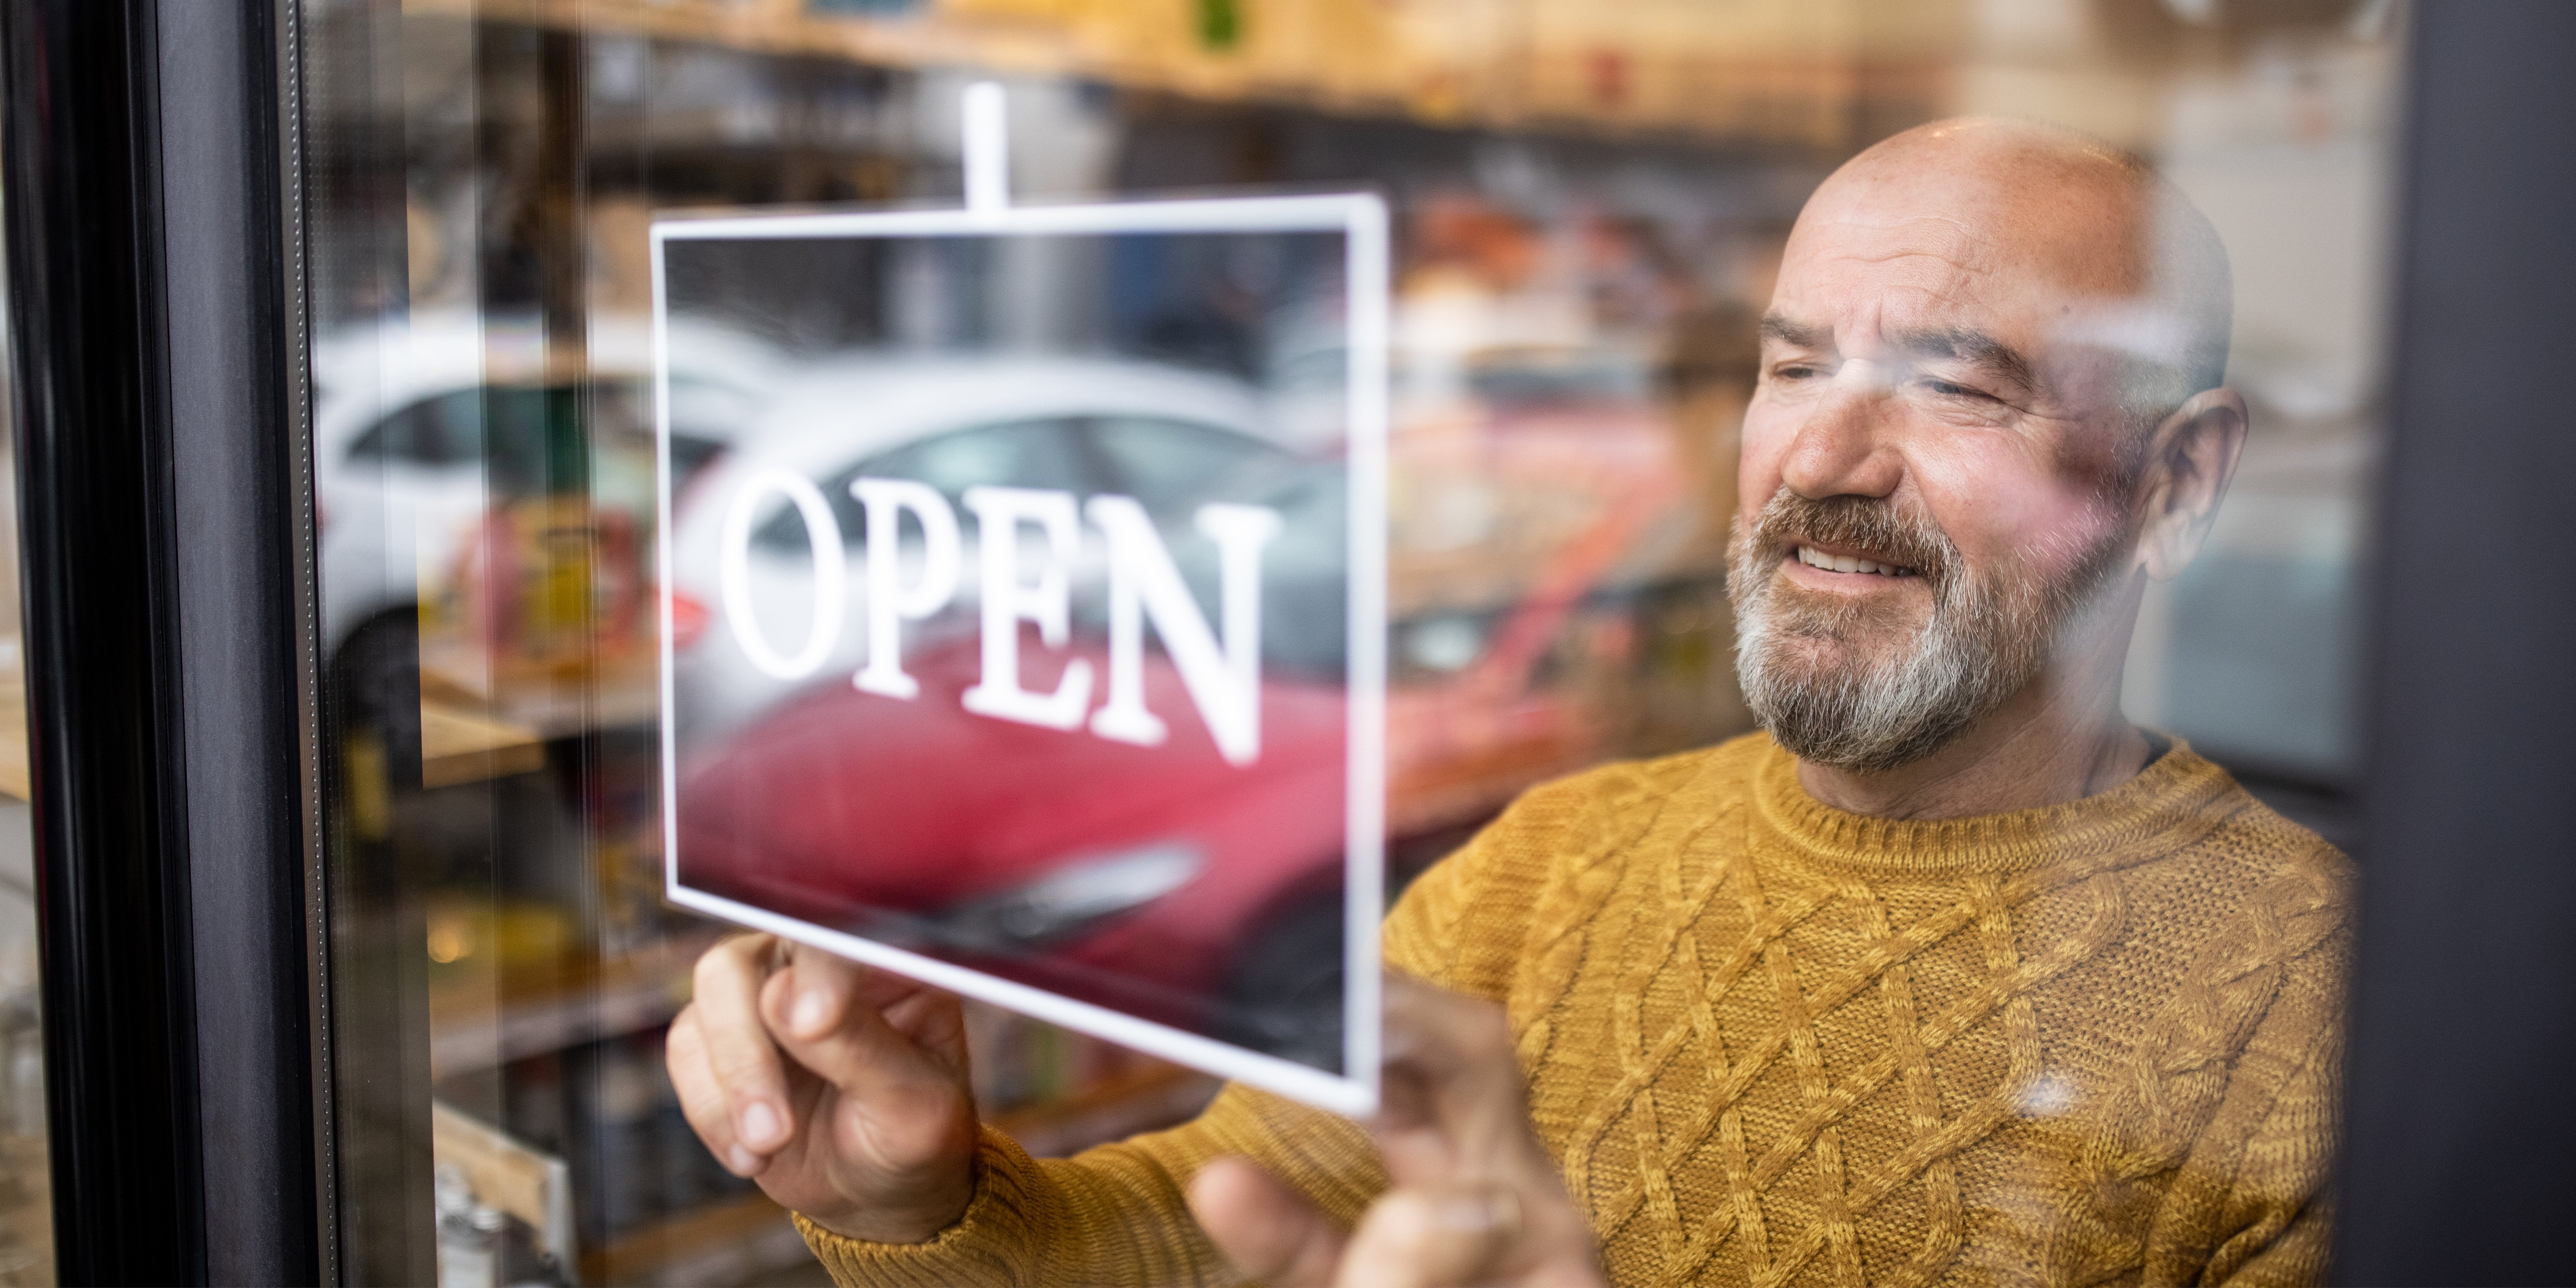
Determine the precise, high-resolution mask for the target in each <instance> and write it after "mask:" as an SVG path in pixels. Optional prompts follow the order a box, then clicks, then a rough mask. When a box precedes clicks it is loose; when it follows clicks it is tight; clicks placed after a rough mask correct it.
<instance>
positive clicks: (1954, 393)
mask: <svg viewBox="0 0 2576 1288" xmlns="http://www.w3.org/2000/svg"><path fill="white" fill-rule="evenodd" d="M1923 384H1924V387H1926V388H1928V389H1930V390H1931V391H1932V392H1934V393H1936V394H1939V395H1941V396H1942V397H1944V398H1975V399H1979V400H1981V401H1985V402H1992V401H1994V395H1993V394H1990V393H1987V392H1986V391H1985V390H1983V389H1971V388H1969V387H1968V386H1966V385H1954V384H1952V383H1950V382H1949V381H1947V380H1926V381H1924V382H1923Z"/></svg>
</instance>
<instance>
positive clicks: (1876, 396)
mask: <svg viewBox="0 0 2576 1288" xmlns="http://www.w3.org/2000/svg"><path fill="white" fill-rule="evenodd" d="M1889 377H1890V373H1889V372H1887V371H1886V370H1885V369H1884V368H1882V367H1880V365H1879V364H1877V363H1874V362H1869V361H1866V360H1863V359H1853V360H1850V361H1847V362H1845V363H1844V364H1843V365H1842V368H1841V370H1839V371H1836V372H1835V373H1834V377H1833V385H1832V387H1831V388H1830V389H1829V390H1827V392H1826V395H1825V397H1824V398H1823V399H1821V400H1820V401H1818V402H1817V403H1816V404H1815V405H1814V412H1813V414H1812V415H1810V416H1809V417H1808V418H1807V420H1806V421H1805V422H1804V423H1802V424H1801V425H1799V426H1798V431H1797V436H1796V437H1795V438H1793V439H1791V440H1790V443H1789V454H1788V457H1787V458H1786V459H1785V460H1784V461H1783V462H1782V465H1781V471H1780V479H1781V481H1782V482H1783V483H1786V484H1788V485H1789V487H1790V488H1791V490H1793V491H1795V492H1796V493H1797V494H1798V495H1800V496H1803V497H1806V498H1808V499H1810V500H1822V499H1824V498H1826V497H1829V496H1867V497H1884V496H1888V495H1890V494H1892V493H1894V492H1895V491H1896V485H1897V484H1898V483H1899V482H1900V481H1902V480H1903V478H1904V476H1905V467H1904V462H1903V460H1902V459H1901V458H1900V457H1899V456H1898V455H1897V453H1896V450H1895V447H1894V444H1893V443H1892V442H1891V441H1890V434H1889V429H1890V425H1889V421H1888V413H1889V410H1890V401H1891V400H1890V397H1889V395H1890V392H1891V384H1892V382H1891V380H1890V378H1889Z"/></svg>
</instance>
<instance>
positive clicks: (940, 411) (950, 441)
mask: <svg viewBox="0 0 2576 1288" xmlns="http://www.w3.org/2000/svg"><path fill="white" fill-rule="evenodd" d="M740 444H741V445H740V446H739V447H738V449H737V450H735V451H732V452H728V453H726V454H725V455H724V456H723V457H722V458H721V459H719V460H718V461H717V462H716V463H715V465H714V466H713V467H712V468H710V469H709V470H707V472H706V473H705V474H704V475H703V476H701V477H700V478H699V479H697V480H696V481H695V482H693V483H692V484H690V485H689V486H688V487H687V488H686V489H685V490H684V491H683V493H682V494H681V495H680V496H679V497H677V498H676V499H675V501H674V514H673V516H672V531H671V534H670V559H671V585H672V589H673V591H674V600H673V608H674V622H673V639H672V642H673V648H674V652H675V655H676V662H677V665H676V671H675V681H676V682H675V685H674V695H673V696H674V701H675V702H676V704H677V708H678V709H677V710H676V711H675V712H673V713H672V714H673V716H674V718H675V719H676V721H677V726H676V727H677V730H678V734H679V739H680V742H681V745H682V747H683V749H684V750H685V749H686V748H688V747H692V746H698V745H703V744H705V743H707V742H708V741H709V740H712V739H715V738H719V737H721V736H722V735H724V734H725V733H727V732H729V731H731V730H733V729H735V728H738V727H740V726H741V725H742V724H743V723H744V722H745V721H747V720H750V719H752V718H753V717H755V716H757V715H758V714H760V713H761V712H762V711H764V710H766V709H767V708H768V707H770V706H771V705H772V704H773V703H775V702H776V701H778V699H779V698H781V697H782V696H784V695H785V694H786V693H787V692H788V691H789V690H790V689H792V688H794V687H796V685H797V682H794V681H787V680H781V679H777V678H774V677H773V676H771V675H770V674H768V673H767V672H765V671H763V670H762V669H761V668H760V667H759V666H757V665H755V664H754V663H753V661H752V660H751V659H750V657H748V656H747V655H746V654H745V652H744V650H743V648H742V647H741V645H740V643H739V642H738V640H737V639H736V638H735V636H734V632H733V631H731V630H729V629H726V621H725V619H724V613H723V610H722V607H721V606H722V605H723V603H724V598H723V592H722V588H721V585H720V582H719V571H720V565H721V561H722V543H721V536H722V527H723V523H724V516H725V511H726V510H727V508H728V506H729V505H730V504H731V502H732V500H733V497H734V494H735V493H736V492H737V491H739V490H741V489H742V488H744V487H745V486H746V484H748V483H750V482H751V481H752V480H755V479H759V478H761V477H763V476H768V475H773V474H774V473H775V472H780V471H783V472H786V473H789V474H793V475H795V476H798V477H802V478H804V479H807V480H809V481H811V482H812V483H813V484H814V486H815V487H816V488H817V489H818V490H819V491H820V492H821V493H822V495H823V497H824V498H825V500H826V501H827V502H828V504H829V505H830V506H831V507H832V510H833V514H834V518H835V519H836V520H837V524H836V526H837V527H838V528H839V531H840V534H841V539H842V542H843V543H844V545H845V546H849V547H852V548H854V549H855V548H856V547H857V546H858V545H859V543H860V542H861V540H862V535H863V532H864V528H865V524H864V521H863V511H862V509H861V507H860V505H859V502H858V500H857V499H856V498H855V497H853V496H852V495H851V493H850V484H851V482H852V481H853V480H854V479H856V478H858V477H860V476H862V475H867V476H872V477H883V478H901V479H914V480H918V481H920V482H923V483H927V484H929V485H930V486H931V487H933V488H936V489H938V490H939V491H940V492H941V493H943V494H945V495H946V497H947V498H948V499H949V500H950V502H951V503H952V504H954V503H955V502H956V501H957V500H958V498H959V497H961V496H962V495H963V494H964V493H965V491H966V489H968V488H970V487H980V486H1002V487H1033V488H1045V489H1053V490H1069V491H1072V492H1074V493H1076V494H1079V495H1086V496H1087V495H1097V494H1100V493H1116V494H1119V495H1123V496H1131V497H1134V498H1136V499H1137V500H1139V501H1140V502H1142V503H1143V504H1144V506H1145V508H1146V510H1147V511H1148V512H1149V513H1151V514H1153V515H1155V516H1156V517H1157V518H1158V519H1160V518H1165V517H1167V516H1170V515H1173V514H1175V513H1176V512H1178V511H1180V510H1182V509H1184V508H1186V507H1188V506H1192V505H1195V504H1196V503H1197V502H1198V501H1200V500H1202V499H1204V496H1205V494H1206V491H1207V489H1208V488H1209V487H1210V486H1211V485H1212V484H1213V483H1215V482H1216V481H1218V480H1221V479H1225V478H1228V477H1232V476H1235V475H1237V474H1239V473H1240V472H1241V471H1243V470H1244V469H1245V468H1247V467H1249V466H1254V465H1257V464H1258V463H1260V462H1262V461H1264V460H1270V459H1276V460H1287V459H1289V457H1290V453H1289V451H1288V450H1287V447H1286V445H1285V444H1283V443H1282V442H1280V440H1279V436H1278V434H1277V432H1276V431H1275V430H1274V428H1273V427H1272V423H1271V421H1270V419H1269V417H1268V416H1267V415H1266V414H1265V408H1264V405H1263V402H1262V399H1261V397H1260V396H1259V394H1258V393H1257V392H1256V391H1255V390H1253V389H1252V388H1250V387H1248V386H1246V385H1244V384H1242V383H1241V382H1238V381H1234V380H1230V379H1226V378H1223V377H1219V376H1215V375H1210V374H1206V373H1202V372H1197V371H1192V370H1188V369H1184V368H1178V367H1172V366H1166V365H1158V364H1152V363H1143V362H1133V361H1124V360H1118V359H1108V358H1051V357H993V358H936V357H934V358H918V357H907V358H901V359H897V358H892V357H868V358H853V359H848V360H844V361H842V362H838V363H835V364H833V365H831V366H829V367H828V368H824V367H818V368H816V369H814V370H812V371H810V372H809V373H807V374H806V375H804V376H803V377H802V378H801V379H799V380H797V381H796V382H795V383H793V384H792V385H791V386H790V387H788V388H786V389H784V390H782V391H780V393H779V394H778V396H777V398H776V399H775V401H774V402H773V403H772V404H771V405H770V407H769V410H768V411H767V413H766V414H765V415H763V416H762V417H760V418H759V419H758V420H757V421H756V422H755V423H754V425H753V427H752V428H751V429H750V430H749V431H748V432H747V433H745V434H743V435H742V436H741V439H740ZM765 507H766V508H765V509H762V510H760V511H757V512H756V517H755V518H754V520H753V526H752V537H751V542H750V548H749V557H748V559H747V563H746V568H745V573H744V575H745V577H746V588H745V589H746V592H747V599H748V603H749V605H750V610H751V617H752V618H753V620H755V621H756V622H757V623H758V624H759V628H760V629H761V630H762V631H763V632H764V633H765V634H766V635H767V637H768V638H770V639H773V640H803V639H807V638H809V631H810V629H811V627H812V626H813V625H814V623H813V621H812V618H811V614H812V604H813V601H814V598H815V595H814V588H813V587H814V582H813V577H814V562H813V560H814V555H813V548H812V546H811V544H810V542H809V539H808V535H807V527H806V524H805V522H804V520H803V518H802V516H801V515H800V514H799V513H798V511H797V510H796V508H795V507H794V506H793V505H791V504H789V503H788V502H787V501H786V499H785V498H783V497H781V496H778V495H777V494H776V493H775V492H774V491H773V492H771V493H770V494H769V495H768V497H767V498H766V501H765ZM969 540H970V541H971V540H972V537H971V535H970V537H969ZM907 544H909V543H907ZM845 562H846V569H845V574H846V577H847V579H848V582H849V593H847V594H845V595H844V596H843V597H842V617H843V620H842V622H841V626H840V629H839V631H838V632H837V636H836V643H834V644H833V646H832V648H831V651H830V652H829V654H828V655H827V656H826V657H825V658H824V659H823V661H822V664H821V665H820V666H819V667H818V668H817V669H816V671H815V674H818V675H835V674H837V675H842V676H847V675H848V674H850V673H851V672H854V671H856V670H857V669H858V667H859V665H860V663H861V662H863V661H864V660H865V654H866V647H867V646H866V639H867V632H866V630H865V627H864V623H863V621H862V620H861V616H862V614H863V612H864V605H865V599H864V593H865V586H864V584H863V583H864V580H865V574H864V571H863V565H864V562H865V561H864V560H863V559H859V558H851V559H848V560H847V561H845ZM969 566H972V561H971V557H970V560H969ZM1077 577H1079V574H1077ZM970 598H971V590H970V591H968V592H965V593H961V595H960V596H959V600H960V602H959V605H958V608H959V610H960V611H957V612H952V613H951V614H949V615H948V616H947V617H946V618H944V619H942V620H937V621H932V622H926V623H922V624H921V629H919V630H916V631H914V632H912V633H911V634H910V635H908V637H907V640H906V646H907V649H908V650H909V649H910V648H913V647H927V646H928V645H930V644H931V643H933V642H934V641H935V640H936V639H937V638H939V637H940V635H941V633H942V632H953V631H955V630H958V629H961V628H962V627H964V625H965V624H966V623H968V622H970V621H971V613H969V612H966V611H964V610H965V609H966V608H967V607H968V605H967V604H966V603H965V601H966V600H968V599H970ZM1076 611H1077V612H1080V611H1081V609H1080V608H1079V607H1077V610H1076Z"/></svg>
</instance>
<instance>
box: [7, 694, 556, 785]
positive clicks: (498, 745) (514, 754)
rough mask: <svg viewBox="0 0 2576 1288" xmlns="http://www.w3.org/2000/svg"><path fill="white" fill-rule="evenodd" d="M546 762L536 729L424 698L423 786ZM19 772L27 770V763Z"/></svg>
mask: <svg viewBox="0 0 2576 1288" xmlns="http://www.w3.org/2000/svg"><path fill="white" fill-rule="evenodd" d="M21 763H22V766H23V762H21ZM545 767H546V743H545V739H544V737H543V736H542V735H540V734H539V733H538V732H537V731H536V730H534V729H530V728H526V727H524V726H521V725H516V724H511V723H509V722H506V721H501V720H494V719H491V718H489V717H487V716H483V715H479V714H476V713H475V712H472V711H469V710H466V709H464V708H462V707H458V706H454V705H451V704H449V703H447V702H443V701H440V700H438V699H436V698H432V697H426V696H424V697H423V698H422V699H421V701H420V783H421V786H423V787H454V786H456V785H458V784H460V783H479V782H483V781H485V780H488V779H493V778H507V777H509V776H510V775H512V774H528V773H534V772H536V771H537V770H540V769H543V768H545ZM0 772H5V771H0ZM19 772H20V773H21V775H22V776H23V774H24V773H25V770H24V769H23V767H22V768H21V770H20V771H19Z"/></svg>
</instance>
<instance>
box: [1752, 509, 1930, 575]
mask: <svg viewBox="0 0 2576 1288" xmlns="http://www.w3.org/2000/svg"><path fill="white" fill-rule="evenodd" d="M1752 537H1753V544H1754V548H1755V550H1756V551H1757V552H1758V553H1759V554H1760V555H1761V556H1762V561H1763V563H1764V565H1766V566H1767V565H1768V564H1771V563H1774V562H1776V561H1778V560H1780V559H1783V558H1786V557H1787V556H1788V553H1789V548H1790V547H1792V546H1796V545H1800V544H1804V543H1809V542H1813V543H1817V544H1822V545H1835V546H1845V547H1849V548H1852V549H1858V550H1865V551H1868V552H1869V553H1870V555H1871V556H1872V557H1873V558H1875V559H1877V560H1878V561H1879V562H1882V563H1894V564H1901V565H1903V566H1905V567H1908V568H1911V569H1913V570H1915V571H1916V572H1918V573H1921V574H1922V575H1923V576H1924V577H1925V578H1926V579H1927V580H1928V581H1929V582H1930V583H1931V585H1932V587H1933V589H1935V590H1946V589H1947V588H1948V587H1949V586H1950V585H1951V583H1952V582H1953V581H1955V580H1956V578H1957V575H1958V570H1959V567H1960V558H1959V548H1958V547H1957V546H1955V545H1953V544H1951V542H1950V536H1949V534H1948V533H1946V532H1943V531H1942V530H1941V528H1940V525H1938V524H1935V523H1933V522H1932V521H1931V520H1929V519H1926V518H1923V517H1920V516H1917V515H1910V514H1906V513H1904V512H1902V511H1900V510H1898V509H1897V508H1896V507H1895V506H1893V505H1890V504H1889V503H1887V502H1885V501H1880V500H1874V499H1872V498H1869V497H1861V496H1828V497H1804V496H1800V495H1798V494H1797V493H1795V492H1792V491H1790V490H1789V489H1787V488H1782V489H1780V490H1779V491H1778V492H1776V493H1773V494H1772V497H1771V500H1770V501H1769V502H1767V503H1765V504H1764V505H1763V507H1762V512H1761V513H1760V514H1758V515H1755V516H1754V519H1753V527H1752Z"/></svg>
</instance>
